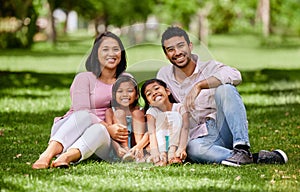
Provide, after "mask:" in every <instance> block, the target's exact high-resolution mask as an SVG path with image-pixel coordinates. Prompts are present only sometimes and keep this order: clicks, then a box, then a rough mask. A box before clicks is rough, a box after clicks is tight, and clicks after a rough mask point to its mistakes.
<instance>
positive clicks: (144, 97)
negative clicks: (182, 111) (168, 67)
mask: <svg viewBox="0 0 300 192" xmlns="http://www.w3.org/2000/svg"><path fill="white" fill-rule="evenodd" d="M152 83H158V84H159V85H161V86H163V87H164V88H168V87H167V84H166V83H165V82H164V81H162V80H160V79H156V78H154V79H149V80H146V81H145V82H144V84H143V85H142V88H141V95H142V97H143V99H144V101H145V107H144V109H145V111H147V110H148V109H149V101H148V100H147V97H146V95H145V89H146V87H147V86H148V85H149V84H152ZM169 101H170V102H171V103H177V101H176V100H175V98H174V97H173V95H172V93H171V94H170V95H169Z"/></svg>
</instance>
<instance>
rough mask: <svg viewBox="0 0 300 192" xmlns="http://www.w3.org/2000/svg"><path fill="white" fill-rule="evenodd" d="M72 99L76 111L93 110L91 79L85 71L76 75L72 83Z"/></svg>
mask: <svg viewBox="0 0 300 192" xmlns="http://www.w3.org/2000/svg"><path fill="white" fill-rule="evenodd" d="M71 100H72V108H73V110H74V111H79V110H88V111H90V110H91V102H90V80H89V78H88V76H86V75H84V73H79V74H78V75H76V76H75V78H74V81H73V83H72V85H71Z"/></svg>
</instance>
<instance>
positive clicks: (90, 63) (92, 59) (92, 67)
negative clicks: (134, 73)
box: [85, 31, 127, 77]
mask: <svg viewBox="0 0 300 192" xmlns="http://www.w3.org/2000/svg"><path fill="white" fill-rule="evenodd" d="M105 37H110V38H113V39H115V40H116V41H117V42H118V44H119V46H120V48H121V61H120V63H119V65H118V66H117V71H116V77H119V75H120V74H121V73H123V72H124V71H125V69H126V67H127V61H126V52H125V49H124V46H123V43H122V41H121V39H120V38H119V37H118V36H116V35H115V34H113V33H112V32H109V31H106V32H104V33H101V34H100V35H98V36H97V37H96V39H95V41H94V45H93V48H92V51H91V53H90V55H89V56H88V58H87V60H86V62H85V68H86V70H87V71H91V72H93V73H94V74H95V75H96V77H100V76H101V68H100V63H99V59H98V49H99V46H100V44H101V43H102V42H103V40H104V39H105Z"/></svg>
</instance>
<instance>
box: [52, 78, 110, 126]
mask: <svg viewBox="0 0 300 192" xmlns="http://www.w3.org/2000/svg"><path fill="white" fill-rule="evenodd" d="M112 86H113V84H105V83H103V82H102V81H100V80H99V79H97V78H96V76H95V75H94V74H93V73H92V72H81V73H78V74H77V75H76V76H75V78H74V80H73V83H72V85H71V88H70V95H71V102H72V104H71V108H70V110H69V111H68V112H67V113H66V114H65V115H64V116H62V117H56V118H55V119H54V122H57V121H58V120H59V119H62V118H65V117H67V116H69V115H71V114H72V113H73V112H74V111H80V110H86V111H88V112H90V115H91V119H92V122H93V123H99V122H101V121H103V120H105V111H106V109H107V108H109V107H110V101H111V99H112Z"/></svg>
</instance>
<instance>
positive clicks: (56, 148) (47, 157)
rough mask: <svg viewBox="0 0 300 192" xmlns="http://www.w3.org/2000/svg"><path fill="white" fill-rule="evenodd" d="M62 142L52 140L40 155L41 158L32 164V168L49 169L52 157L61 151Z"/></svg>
mask: <svg viewBox="0 0 300 192" xmlns="http://www.w3.org/2000/svg"><path fill="white" fill-rule="evenodd" d="M62 150H63V146H62V144H60V143H59V142H57V141H50V142H49V145H48V147H47V149H46V150H45V151H44V152H43V153H42V154H41V155H40V158H39V159H38V160H37V161H36V162H34V163H33V164H32V169H48V168H49V166H50V161H51V160H52V158H53V157H54V156H55V155H57V154H59V153H61V152H62Z"/></svg>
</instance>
